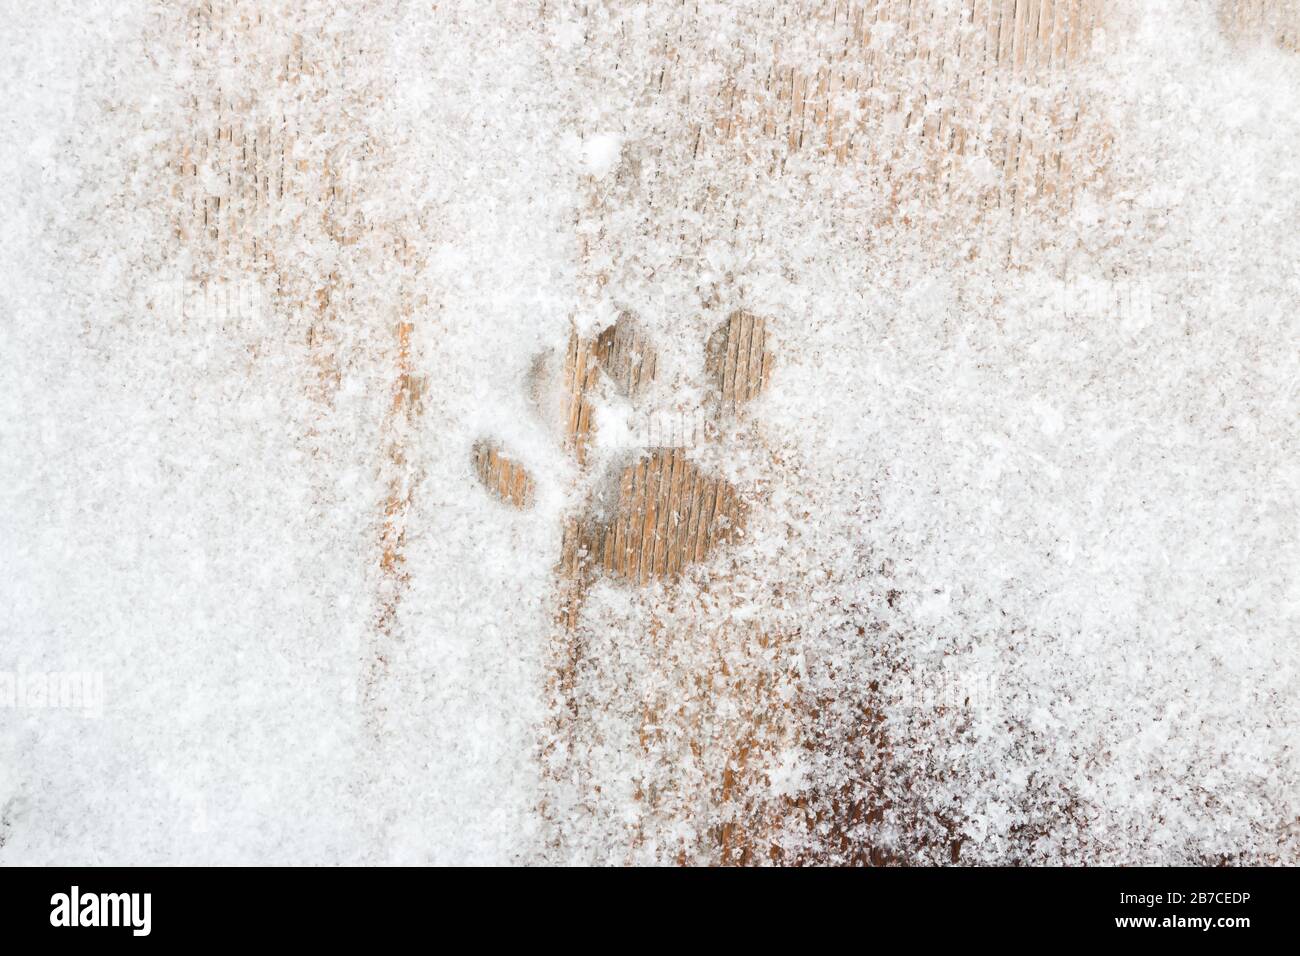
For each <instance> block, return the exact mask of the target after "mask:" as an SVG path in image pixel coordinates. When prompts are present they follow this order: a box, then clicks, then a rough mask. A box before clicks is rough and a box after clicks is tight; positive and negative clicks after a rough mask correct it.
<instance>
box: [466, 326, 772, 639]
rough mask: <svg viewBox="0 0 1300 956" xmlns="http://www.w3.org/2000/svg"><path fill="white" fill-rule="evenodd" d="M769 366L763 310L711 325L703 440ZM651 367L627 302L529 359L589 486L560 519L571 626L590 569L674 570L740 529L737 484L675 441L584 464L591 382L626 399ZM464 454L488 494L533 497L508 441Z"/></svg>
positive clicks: (655, 575)
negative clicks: (616, 313)
mask: <svg viewBox="0 0 1300 956" xmlns="http://www.w3.org/2000/svg"><path fill="white" fill-rule="evenodd" d="M772 367H773V354H772V352H771V351H770V350H769V348H768V325H767V320H766V319H763V318H761V317H759V316H755V315H752V314H751V313H749V312H744V311H737V312H734V313H732V314H731V315H730V316H729V317H728V318H727V320H726V321H725V322H723V323H722V324H721V325H720V326H719V327H718V328H717V329H716V330H715V331H714V332H713V334H712V335H711V336H710V337H709V339H708V342H707V344H706V354H705V368H706V372H707V375H708V378H709V394H708V397H707V409H706V411H707V414H708V418H709V425H708V426H706V428H705V429H704V433H705V436H706V438H707V439H710V440H711V439H714V438H716V436H717V435H718V434H719V433H720V431H721V429H720V426H721V425H722V424H723V423H724V422H726V420H728V419H734V418H736V417H737V416H740V415H742V414H743V413H744V410H745V406H746V405H747V403H748V402H750V401H751V400H752V399H754V398H756V397H757V396H758V395H759V394H760V393H761V392H762V391H763V389H764V387H765V386H766V385H767V382H768V379H769V378H770V376H771V372H772ZM659 371H660V370H659V363H658V359H657V355H656V352H655V350H654V347H653V346H652V344H651V343H650V341H649V339H648V338H647V336H646V335H645V334H644V333H643V332H642V331H641V329H640V328H639V327H638V325H637V323H636V319H635V317H634V316H632V315H631V314H630V313H624V314H623V315H621V316H620V317H619V319H618V320H617V321H616V322H614V323H613V324H612V325H610V326H609V327H607V328H606V329H604V330H603V331H601V332H600V333H599V334H598V335H596V336H595V337H594V338H585V337H583V336H580V335H578V334H577V333H576V332H575V333H574V334H573V335H571V337H570V339H569V344H568V348H567V350H566V351H565V354H564V356H563V358H562V360H561V359H560V358H559V357H558V356H554V355H544V356H542V357H541V358H539V359H538V361H537V363H536V364H535V365H534V369H533V373H532V376H531V378H532V382H531V387H532V392H533V397H534V400H535V405H536V407H537V408H538V410H539V413H540V414H541V416H542V418H543V419H544V420H547V421H549V422H551V423H553V424H555V426H556V427H557V430H558V431H559V432H560V434H561V439H562V441H563V442H564V444H565V447H566V448H567V450H568V452H569V453H570V454H571V455H572V456H573V458H574V460H575V461H576V463H577V465H578V469H579V474H580V475H581V476H582V477H581V479H580V480H581V481H582V482H583V483H584V484H585V486H586V493H585V495H584V501H585V503H584V505H583V507H581V508H580V509H579V513H578V514H577V515H576V516H575V517H570V518H569V519H567V521H566V525H565V531H564V537H563V545H562V549H561V558H560V566H559V574H560V577H561V579H562V580H563V581H566V582H568V583H569V584H570V585H571V587H570V589H569V594H568V596H567V598H566V599H565V601H564V602H563V603H564V607H563V608H562V610H561V618H562V620H563V621H564V622H565V623H566V624H567V625H569V626H572V625H573V624H574V623H575V622H576V615H577V612H578V609H579V607H580V605H581V595H582V592H583V591H584V590H585V587H586V585H587V583H589V581H590V580H591V579H592V578H593V577H594V575H595V574H597V573H600V572H603V573H604V574H606V575H609V576H610V577H612V578H615V579H618V580H620V581H622V582H624V583H626V584H629V585H634V586H644V585H646V584H648V583H650V582H651V581H653V580H672V579H674V578H676V577H678V576H679V575H680V574H681V573H682V572H683V571H684V570H685V569H686V568H687V567H689V566H690V565H692V564H695V563H698V562H701V561H703V560H705V559H706V558H707V557H708V556H709V555H710V554H711V553H712V552H713V551H714V549H715V548H718V547H720V546H722V545H724V544H726V543H728V542H731V541H734V540H735V539H736V538H737V537H738V536H740V535H742V534H743V529H744V525H745V517H746V507H745V502H744V500H743V499H742V497H741V496H740V494H739V493H738V492H737V489H736V488H735V487H734V486H733V485H732V484H731V483H730V482H729V481H727V480H726V479H725V478H723V477H720V476H717V475H713V474H710V473H708V472H707V471H705V470H704V469H702V468H701V467H699V466H698V465H696V464H695V463H694V462H692V461H691V460H690V459H689V457H688V449H687V448H685V447H683V446H681V445H660V446H654V445H652V446H649V447H645V448H643V449H641V450H640V454H638V455H635V456H633V458H632V460H627V459H626V458H625V459H624V460H623V461H622V462H618V463H615V464H613V465H608V464H607V465H606V466H605V467H604V468H603V469H602V470H601V472H602V473H601V474H592V470H593V469H592V467H591V466H592V463H593V462H592V459H593V457H594V456H593V454H592V452H593V444H594V439H595V418H596V414H595V403H596V397H597V395H598V393H599V391H600V390H601V389H610V390H612V391H613V392H614V393H615V394H617V395H619V396H621V397H622V398H623V399H626V400H627V401H628V402H630V403H631V404H632V405H633V406H634V407H635V405H636V404H637V402H638V400H639V399H640V398H641V397H642V396H643V395H644V393H645V392H646V391H647V389H648V387H649V386H650V384H651V383H652V382H653V381H654V380H655V379H656V376H657V374H658V372H659ZM473 456H474V468H475V471H476V473H477V475H478V478H479V481H480V482H481V483H482V484H483V487H484V488H485V489H486V490H487V491H488V493H489V494H491V495H493V496H494V497H496V498H497V499H498V500H500V501H502V502H504V503H505V504H507V505H510V506H512V507H515V508H528V507H530V506H531V504H532V503H533V500H534V494H535V482H534V480H533V478H532V476H531V475H529V473H528V472H527V470H526V469H525V468H524V467H523V466H522V465H521V464H520V463H519V462H518V461H516V460H515V459H514V458H512V457H511V456H510V454H509V453H508V452H507V451H505V450H503V449H502V448H500V447H499V446H498V445H497V444H495V443H494V442H492V441H490V440H487V439H484V440H480V441H479V442H478V443H476V444H475V446H474V451H473Z"/></svg>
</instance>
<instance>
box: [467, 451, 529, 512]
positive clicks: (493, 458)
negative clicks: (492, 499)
mask: <svg viewBox="0 0 1300 956" xmlns="http://www.w3.org/2000/svg"><path fill="white" fill-rule="evenodd" d="M474 470H475V472H476V473H477V474H478V480H479V481H481V482H483V487H484V488H486V489H487V490H488V491H489V492H491V493H492V494H493V495H495V496H496V497H497V498H498V499H500V500H501V501H504V502H505V503H506V504H508V505H511V506H513V507H515V508H527V507H529V506H530V505H531V504H532V503H533V492H534V485H533V479H532V476H531V475H529V474H528V471H527V470H526V469H525V468H524V467H523V465H520V464H518V463H516V462H515V461H513V460H511V459H510V458H508V457H506V456H505V455H504V454H502V453H501V451H500V449H498V448H497V447H496V445H494V444H492V443H491V442H487V441H480V442H478V443H476V444H475V445H474Z"/></svg>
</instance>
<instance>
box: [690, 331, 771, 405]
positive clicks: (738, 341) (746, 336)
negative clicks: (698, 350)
mask: <svg viewBox="0 0 1300 956" xmlns="http://www.w3.org/2000/svg"><path fill="white" fill-rule="evenodd" d="M705 363H706V368H707V370H708V372H709V377H710V379H711V381H712V385H713V389H714V394H715V395H716V396H717V399H718V401H719V403H720V404H721V410H722V411H723V413H730V414H736V413H737V412H739V411H740V408H741V406H742V405H744V404H745V403H746V402H748V401H750V400H751V399H754V398H757V397H758V395H759V393H761V392H762V391H763V389H764V388H766V387H767V381H768V378H769V377H770V376H771V374H772V353H771V352H769V351H768V350H767V320H766V319H763V318H760V317H758V316H754V315H751V314H750V313H748V312H733V313H732V314H731V316H730V318H728V319H727V321H726V322H725V323H723V324H722V325H721V326H719V327H718V329H717V331H715V332H714V333H713V334H712V335H711V336H709V344H708V353H707V356H706V358H705Z"/></svg>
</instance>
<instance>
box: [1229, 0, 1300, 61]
mask: <svg viewBox="0 0 1300 956" xmlns="http://www.w3.org/2000/svg"><path fill="white" fill-rule="evenodd" d="M1218 13H1219V23H1220V24H1221V25H1222V27H1223V30H1224V32H1225V33H1226V34H1227V35H1228V36H1229V37H1231V38H1232V39H1233V40H1234V41H1236V42H1238V43H1258V42H1260V41H1263V42H1271V43H1275V44H1277V45H1278V46H1279V47H1281V48H1282V49H1284V50H1290V51H1292V52H1300V0H1219V7H1218Z"/></svg>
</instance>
